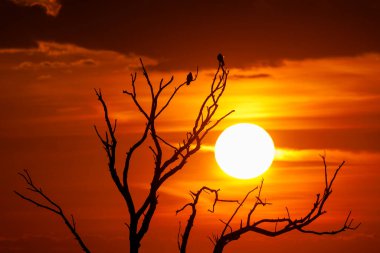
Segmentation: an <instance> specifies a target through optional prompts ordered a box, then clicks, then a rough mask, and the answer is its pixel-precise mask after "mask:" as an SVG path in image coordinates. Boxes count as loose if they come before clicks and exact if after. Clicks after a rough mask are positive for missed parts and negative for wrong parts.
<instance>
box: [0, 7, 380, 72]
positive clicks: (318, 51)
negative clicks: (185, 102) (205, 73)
mask: <svg viewBox="0 0 380 253" xmlns="http://www.w3.org/2000/svg"><path fill="white" fill-rule="evenodd" d="M61 3H62V8H61V11H60V14H59V15H58V16H57V17H51V16H47V15H46V14H45V13H43V11H42V10H40V8H20V7H18V6H16V5H14V4H12V3H11V2H9V1H2V2H1V3H0V31H1V32H0V36H1V38H2V40H1V41H0V47H2V48H6V47H16V46H17V47H31V46H35V42H36V40H48V41H56V42H60V43H73V44H76V45H79V46H81V47H85V48H90V49H107V50H114V51H118V52H122V53H135V54H138V55H147V56H150V57H152V58H156V59H160V62H161V64H160V65H159V67H161V68H189V67H194V66H195V65H200V67H203V66H207V67H208V66H215V65H216V64H217V62H216V59H215V56H216V54H217V53H218V52H219V51H220V52H222V53H223V54H224V55H226V62H227V65H228V66H229V67H246V66H250V65H255V64H258V63H263V62H264V63H269V64H270V63H271V62H278V61H281V60H282V59H304V58H319V57H326V56H345V55H357V54H362V53H366V52H380V33H379V32H378V27H380V15H378V13H380V3H379V2H377V1H372V0H363V1H355V0H347V1H343V0H331V1H317V0H306V1H305V0H266V1H263V0H257V1H251V0H249V1H248V0H246V1H233V2H232V1H227V0H218V1H216V0H212V1H211V0H210V1H174V0H162V1H121V0H120V1H119V0H110V1H105V0H103V1H101V0H91V1H77V0H65V1H63V0H62V1H61Z"/></svg>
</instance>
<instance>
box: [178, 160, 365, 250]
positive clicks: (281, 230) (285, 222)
mask: <svg viewBox="0 0 380 253" xmlns="http://www.w3.org/2000/svg"><path fill="white" fill-rule="evenodd" d="M321 158H322V160H323V164H324V179H325V187H324V189H323V193H322V194H321V193H318V194H316V199H315V201H314V203H313V205H312V208H311V209H310V211H309V212H308V213H306V214H305V215H304V216H303V217H301V218H294V217H291V215H290V212H289V210H288V208H287V207H286V215H287V216H286V217H283V218H263V219H259V220H257V221H252V217H253V214H254V212H255V211H256V208H257V207H259V206H263V207H265V206H266V205H270V204H271V203H269V202H267V201H266V199H264V200H263V198H262V197H261V192H262V188H263V183H264V180H262V181H261V184H260V185H259V186H257V187H255V188H254V189H253V190H251V191H249V192H248V193H247V194H246V195H245V197H244V198H243V200H241V201H234V200H221V199H219V195H218V192H219V190H214V189H210V188H208V187H206V186H204V187H202V188H201V189H200V190H199V191H198V192H197V193H193V192H191V196H192V198H193V202H190V203H187V204H186V205H185V206H183V207H182V208H181V209H179V210H178V211H177V213H178V212H181V211H182V210H184V209H185V208H186V207H188V206H190V207H191V208H192V212H191V215H190V217H189V219H188V221H187V225H186V229H185V232H184V233H183V234H182V235H181V234H180V231H179V233H178V239H177V241H178V248H179V250H180V252H181V253H185V252H186V246H187V242H188V240H189V236H190V232H191V228H192V227H193V225H194V220H195V216H196V213H197V210H196V204H197V203H198V199H199V196H200V193H201V192H202V191H208V192H211V193H214V194H215V199H214V203H213V206H212V209H211V210H209V211H210V212H214V209H215V206H216V204H217V202H237V203H238V206H237V207H236V209H235V211H234V212H233V214H232V215H231V216H230V218H229V219H228V221H223V220H220V221H221V222H222V223H223V224H224V227H223V229H222V232H221V233H220V234H216V235H215V234H214V235H213V236H212V237H210V238H209V239H210V240H211V242H212V243H213V244H214V250H213V252H214V253H221V252H223V249H224V247H225V246H226V245H227V244H229V243H230V242H232V241H236V240H238V239H239V238H240V237H241V236H242V235H244V234H246V233H250V232H253V233H258V234H262V235H265V236H270V237H275V236H279V235H282V234H285V233H288V232H291V231H293V230H297V231H299V232H302V233H310V234H315V235H334V234H338V233H340V232H343V231H346V230H355V229H357V228H358V227H359V226H360V223H358V224H356V225H353V219H351V211H349V213H348V215H347V217H346V219H345V221H344V223H343V225H342V226H341V227H340V228H338V229H336V230H331V231H316V230H312V229H310V230H309V229H307V226H308V225H310V224H312V223H313V222H314V221H316V220H317V219H318V218H319V217H320V216H322V215H323V214H325V213H326V210H325V209H324V205H325V203H326V202H327V200H328V198H329V197H330V195H331V193H332V186H333V183H334V181H335V179H336V176H337V175H338V173H339V171H340V169H341V168H342V167H343V165H344V163H345V162H344V161H343V162H342V163H341V164H340V165H339V166H338V168H337V169H336V170H335V172H334V174H333V176H332V178H331V179H330V180H329V179H328V171H327V164H326V157H325V155H323V156H321ZM255 191H258V193H257V195H256V196H255V197H254V200H255V201H254V202H253V205H252V208H251V209H250V211H249V212H248V214H247V216H246V219H245V220H244V221H243V220H241V221H240V225H239V227H238V228H235V229H234V228H233V227H232V225H231V222H232V220H233V219H234V218H235V216H236V214H237V213H238V211H239V209H240V208H241V207H242V206H243V205H244V204H246V201H247V199H248V197H249V196H250V195H251V193H253V192H255ZM268 225H272V227H273V228H272V229H268Z"/></svg>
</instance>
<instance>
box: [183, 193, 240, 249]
mask: <svg viewBox="0 0 380 253" xmlns="http://www.w3.org/2000/svg"><path fill="white" fill-rule="evenodd" d="M202 192H205V193H213V194H214V195H215V197H214V202H213V204H212V209H209V210H208V211H209V212H214V210H215V205H216V203H217V202H235V203H237V202H238V201H237V200H225V199H220V198H219V194H218V193H219V189H212V188H209V187H207V186H203V187H202V188H201V189H199V190H198V191H197V192H196V193H195V192H190V193H191V197H192V198H193V202H190V203H187V204H185V205H184V206H183V207H182V208H180V209H178V210H177V211H176V214H178V213H179V212H182V211H183V210H184V209H185V208H186V207H191V214H190V217H189V219H188V220H187V224H186V227H185V231H184V233H183V234H182V235H181V237H182V240H179V239H178V245H179V251H180V252H181V253H185V252H186V247H187V243H188V240H189V237H190V232H191V229H192V227H193V225H194V220H195V217H196V214H197V209H196V206H197V203H198V200H199V197H200V195H201V193H202ZM222 222H223V221H222ZM178 237H180V236H178Z"/></svg>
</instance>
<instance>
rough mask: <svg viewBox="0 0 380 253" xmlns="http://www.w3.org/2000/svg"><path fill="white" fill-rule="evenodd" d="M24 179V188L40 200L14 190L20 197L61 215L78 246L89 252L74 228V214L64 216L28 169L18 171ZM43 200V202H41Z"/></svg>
mask: <svg viewBox="0 0 380 253" xmlns="http://www.w3.org/2000/svg"><path fill="white" fill-rule="evenodd" d="M18 174H19V175H20V176H21V177H22V178H23V179H24V180H25V183H26V185H27V187H26V189H27V190H29V191H31V192H32V194H35V195H37V198H41V199H42V201H38V200H36V199H35V198H32V197H27V196H26V195H24V194H21V193H19V192H17V191H14V192H15V193H16V194H17V195H18V196H19V197H20V198H22V199H24V200H26V201H28V202H30V203H32V204H34V205H36V206H37V207H40V208H42V209H46V210H48V211H50V212H52V213H54V214H56V215H58V216H59V217H61V219H62V220H63V222H64V223H65V225H66V227H68V228H69V230H70V232H71V234H73V235H74V238H75V239H76V240H77V241H78V243H79V245H80V247H81V248H82V250H83V251H84V252H87V253H89V252H90V250H89V249H88V248H87V246H86V245H85V243H84V242H83V240H82V238H81V237H80V235H79V234H78V232H77V230H76V222H75V220H74V216H73V215H71V216H70V218H68V217H67V216H66V214H65V213H64V212H63V210H62V208H61V207H60V206H59V205H58V204H57V203H56V202H55V201H53V200H52V199H51V198H49V197H48V196H47V195H46V194H45V193H44V192H43V191H42V188H40V187H37V186H36V185H35V184H34V182H33V180H32V177H31V176H30V174H29V172H28V170H24V171H23V172H20V173H18ZM43 202H45V203H43Z"/></svg>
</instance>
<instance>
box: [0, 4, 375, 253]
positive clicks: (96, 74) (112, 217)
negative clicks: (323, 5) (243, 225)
mask: <svg viewBox="0 0 380 253" xmlns="http://www.w3.org/2000/svg"><path fill="white" fill-rule="evenodd" d="M13 2H18V3H17V4H18V6H17V7H15V6H16V5H10V3H8V4H7V8H11V9H12V11H15V10H23V11H25V12H26V11H27V10H29V11H33V10H34V11H37V10H38V13H39V14H38V15H46V14H47V16H48V18H49V19H51V20H53V19H54V16H57V15H58V17H56V18H57V20H58V21H59V22H63V21H60V17H59V15H60V14H59V13H60V10H61V7H62V17H61V18H62V19H63V18H64V17H65V16H64V14H65V11H69V9H66V10H65V9H64V8H65V1H52V3H55V4H54V5H53V7H54V8H53V7H51V8H53V9H49V8H50V7H49V6H48V5H43V4H36V5H33V6H34V7H20V5H27V6H30V5H31V4H25V3H34V2H38V1H13ZM40 2H41V3H45V2H49V1H40ZM61 2H62V6H60V5H59V7H58V5H56V4H57V3H61ZM67 3H68V5H69V4H72V3H69V1H68V2H67ZM8 5H9V6H13V7H9V6H8ZM41 6H42V7H43V8H42V9H40V8H39V7H41ZM37 7H38V8H37ZM219 7H220V6H219ZM219 7H218V8H219ZM13 8H14V10H13ZM17 8H19V9H17ZM78 8H79V7H78ZM220 8H222V7H220ZM305 8H306V7H305ZM331 8H332V9H333V7H331ZM347 8H348V7H347ZM363 8H364V7H363ZM374 8H375V7H374ZM0 9H1V8H0ZM332 9H331V10H332ZM41 10H42V11H41ZM49 10H50V12H49ZM236 11H237V10H236ZM15 13H16V11H15ZM15 15H16V14H15ZM30 15H31V14H30ZM33 15H37V14H33ZM202 17H203V16H202V15H200V17H199V18H200V19H202ZM44 18H46V17H44ZM303 18H304V17H303ZM9 20H11V17H9ZM58 21H57V22H58ZM20 22H21V21H20ZM54 22H55V21H54ZM54 22H53V23H54ZM163 22H164V21H163ZM165 22H166V21H165ZM236 22H238V21H236ZM276 22H279V20H276ZM276 22H274V23H276ZM268 24H269V23H266V25H268ZM54 25H56V26H57V27H56V28H55V29H58V27H59V25H58V24H54ZM335 25H337V24H335ZM61 28H62V27H61ZM46 29H47V28H46ZM49 29H52V30H53V28H49ZM62 29H63V28H62ZM172 29H176V27H172ZM368 29H369V28H368ZM20 31H24V30H20ZM31 31H32V30H31ZM49 31H50V30H49ZM199 32H200V33H201V32H202V31H199ZM63 33H64V29H63V30H62V34H63ZM54 34H55V33H54ZM27 35H28V34H27V33H25V32H21V33H20V35H19V37H20V38H23V40H25V42H26V41H28V39H29V37H28V36H27ZM37 35H38V36H37ZM301 35H302V34H297V36H301ZM49 36H53V35H51V33H50V32H48V29H47V30H46V36H42V35H41V34H39V33H37V32H36V36H35V38H37V39H35V40H34V43H33V45H29V44H28V43H26V44H22V43H21V44H20V43H18V41H17V40H16V39H15V38H16V37H17V36H16V37H14V38H13V37H7V38H10V39H9V40H10V41H11V40H13V41H14V42H13V43H14V44H12V43H9V45H6V44H1V43H0V83H1V88H2V92H0V105H1V106H0V108H2V109H1V110H0V150H1V152H0V157H1V160H2V161H3V162H2V166H1V172H2V176H1V177H0V200H1V202H2V207H1V208H0V217H1V218H0V252H42V253H43V252H80V249H79V247H78V246H77V245H76V242H75V241H74V240H73V239H72V236H71V235H70V234H69V233H68V231H67V228H66V227H64V225H63V224H62V223H61V221H60V220H59V219H58V218H57V217H54V216H53V215H51V214H50V213H48V212H46V211H44V210H41V209H38V208H36V207H34V206H32V205H30V204H29V203H26V202H24V201H21V200H20V199H18V198H17V196H16V195H15V194H14V193H13V190H15V189H17V190H20V191H21V190H22V189H23V187H24V185H23V182H22V181H21V179H20V178H19V177H18V176H17V172H19V171H21V170H22V169H25V168H27V169H29V170H30V172H31V174H32V176H33V178H34V180H35V181H36V182H38V184H39V185H41V186H42V187H43V189H44V190H45V192H47V193H48V194H49V195H51V196H53V198H54V199H56V200H57V202H59V203H61V205H62V206H63V207H64V208H65V210H67V212H68V213H73V214H74V215H75V217H76V220H77V226H78V230H79V232H80V233H81V234H82V235H83V238H84V240H85V241H86V242H87V243H88V246H89V247H90V248H91V249H93V251H94V252H116V251H122V250H124V249H127V248H128V247H127V245H128V236H127V233H128V231H127V228H126V227H125V226H124V222H126V221H127V220H128V215H127V208H126V207H125V204H124V203H123V201H122V198H120V196H119V195H118V192H117V190H116V188H115V187H114V185H113V183H112V180H111V178H110V177H109V174H108V169H107V161H106V157H105V154H104V152H103V149H102V147H101V143H99V141H98V139H97V137H96V134H95V132H94V130H93V125H94V124H96V125H97V126H99V128H100V129H103V127H104V122H103V114H102V109H101V107H100V104H99V103H98V101H97V98H96V96H95V94H94V91H93V88H101V89H102V91H103V94H104V98H105V100H106V101H107V103H108V105H109V110H110V113H111V117H112V118H117V119H118V121H119V127H118V131H117V137H118V139H119V147H118V149H119V150H118V155H119V160H118V162H117V166H118V167H121V165H122V164H123V159H122V158H123V156H124V154H125V152H126V150H127V148H128V147H129V146H130V145H131V144H132V143H133V141H134V140H136V139H137V138H138V136H139V135H138V134H139V133H140V132H141V129H142V127H143V126H144V124H145V123H144V121H143V117H142V116H141V115H140V114H139V113H138V112H137V111H136V109H135V108H134V106H133V104H132V102H131V101H130V99H129V97H127V96H126V95H124V94H122V93H121V91H122V90H123V89H130V88H131V86H130V74H131V73H133V72H135V71H137V73H138V79H137V89H138V93H139V99H141V101H143V104H144V105H147V103H148V102H149V96H148V95H149V94H148V93H147V92H148V90H147V86H146V83H145V82H144V79H143V76H142V73H141V72H140V69H139V61H138V58H139V57H143V60H144V63H145V64H146V67H147V69H148V71H149V72H150V75H151V77H152V79H153V80H154V81H155V82H156V84H157V83H158V82H159V80H160V78H162V77H163V78H164V79H166V80H168V79H169V78H170V76H171V75H173V76H174V77H175V79H174V83H175V84H179V83H181V82H183V81H184V80H185V78H186V75H187V73H188V71H193V72H194V71H195V70H196V66H197V64H198V65H199V71H200V72H199V78H198V80H197V81H196V82H194V83H192V84H191V85H190V86H189V87H184V89H182V90H181V91H180V93H179V94H178V96H177V97H176V98H175V99H174V100H173V105H172V107H170V108H168V110H167V111H166V113H165V114H164V115H162V118H161V119H160V121H159V122H158V124H157V128H158V131H159V132H160V133H161V135H162V136H163V137H165V138H167V139H168V140H169V141H170V142H172V143H174V144H175V143H178V142H179V141H181V140H182V139H183V137H184V133H186V131H188V130H189V129H190V128H191V125H192V119H193V118H194V116H195V115H196V113H197V110H198V108H199V106H200V103H201V101H202V100H201V99H200V98H201V97H203V96H205V95H207V92H208V90H209V84H210V83H211V80H212V75H213V73H214V71H215V68H216V67H217V61H216V59H215V56H216V54H215V53H214V52H217V51H218V50H219V49H215V47H213V46H212V45H211V46H210V49H209V52H207V50H206V51H205V53H204V54H202V57H204V58H202V59H201V60H199V62H196V60H195V58H196V55H195V56H194V55H191V54H189V55H190V56H189V59H190V60H189V61H190V62H191V63H193V62H195V63H194V64H193V65H191V67H188V65H187V64H183V63H182V60H183V58H181V57H182V56H181V55H180V56H178V58H175V57H172V55H171V54H169V53H168V54H167V56H165V55H164V53H165V52H166V51H165V50H164V51H163V52H164V53H163V55H161V56H157V54H156V52H150V51H149V50H148V49H146V48H145V47H144V45H141V48H137V47H136V49H135V50H131V51H129V52H123V51H121V50H118V47H117V46H116V45H117V43H115V44H114V45H115V47H113V48H112V47H110V46H107V45H108V44H107V43H106V42H104V44H99V45H97V46H94V45H92V44H91V43H90V44H89V43H86V42H84V41H82V40H81V39H79V37H80V36H79V35H78V37H77V40H74V39H70V38H69V37H66V38H65V39H60V37H54V36H55V35H54V36H53V37H49ZM205 36H206V35H205ZM24 37H25V38H24ZM32 37H33V36H32ZM301 37H302V36H301ZM45 38H46V39H45ZM230 40H231V41H232V39H231V38H230V37H229V39H228V41H230ZM208 41H212V40H211V39H209V40H208ZM373 41H376V39H375V38H374V39H373ZM283 42H284V43H283V44H284V45H287V44H288V43H290V44H291V42H289V41H285V40H284V41H283ZM4 43H5V42H4ZM99 43H100V42H99ZM131 43H132V42H131ZM210 43H211V42H210ZM235 43H236V47H238V45H239V41H238V40H237V41H236V42H235ZM27 44H28V45H27ZM243 44H244V45H243V46H242V47H245V43H243ZM306 44H307V43H306ZM338 44H339V43H338ZM342 44H344V43H342ZM231 45H233V44H228V43H227V44H223V43H222V44H220V45H217V46H218V48H219V47H220V48H221V49H223V48H226V50H225V51H227V52H229V51H230V52H231V54H232V55H229V54H227V53H226V54H225V57H226V58H225V60H226V64H227V67H228V68H229V70H230V76H229V79H228V86H227V90H226V92H225V94H224V97H223V98H222V100H221V104H220V109H219V113H218V115H219V116H221V115H223V114H225V113H226V112H228V111H229V110H232V109H234V110H236V112H235V113H234V114H232V115H231V116H230V117H228V118H227V119H226V120H224V121H223V122H222V123H221V124H220V125H219V126H218V127H217V128H216V129H215V131H213V132H212V133H211V134H210V135H209V136H208V138H206V140H205V141H204V145H203V148H202V149H201V150H200V151H199V152H198V153H197V154H196V155H194V156H193V157H192V158H191V159H190V162H189V163H188V164H187V165H186V166H185V168H184V170H183V171H182V172H180V173H179V174H178V175H176V176H174V177H173V178H172V179H170V180H169V181H168V183H167V184H166V185H164V186H163V187H162V189H161V191H160V197H159V207H158V210H157V213H156V215H155V217H154V218H153V222H152V225H151V230H150V232H149V233H148V234H147V236H146V238H144V240H143V242H142V247H141V252H157V251H156V250H157V248H159V249H160V251H159V252H168V253H171V252H177V244H176V239H177V232H178V224H179V222H180V221H181V222H182V224H184V222H186V220H187V218H188V214H189V213H187V212H183V213H180V214H178V215H176V214H175V211H176V210H177V209H178V208H180V207H182V206H183V205H184V204H185V203H187V202H189V201H190V199H191V198H190V196H189V194H188V192H189V191H190V190H193V191H195V190H197V189H199V188H200V187H202V186H204V185H207V186H209V187H212V188H220V189H221V192H220V195H221V196H223V197H225V198H231V199H242V198H243V197H244V195H245V192H247V191H248V190H250V189H252V188H253V187H254V186H256V185H257V184H259V182H260V180H261V178H256V179H252V180H236V179H233V178H231V177H229V176H227V175H225V174H224V173H223V172H221V170H220V169H219V168H218V166H217V164H216V162H215V160H214V155H213V145H214V143H215V140H216V138H217V136H218V134H219V133H220V131H222V130H223V129H224V128H226V127H228V126H230V125H232V124H234V123H239V122H249V123H254V124H258V125H260V126H262V127H263V128H265V129H266V130H267V131H268V132H269V133H270V134H271V136H272V137H273V140H274V143H275V145H276V148H277V154H276V158H275V161H274V163H273V164H272V166H271V168H270V169H269V170H268V171H267V172H266V173H265V174H264V175H263V177H264V180H265V183H264V189H263V193H262V194H263V196H265V197H266V198H267V200H268V201H269V202H272V203H273V205H272V206H267V207H264V208H261V209H260V210H259V212H258V214H257V215H258V217H269V218H277V217H279V216H280V217H282V216H285V215H286V210H285V207H288V208H289V210H290V211H291V213H292V214H293V215H294V216H300V217H301V216H302V215H303V214H304V213H306V212H307V211H308V210H309V209H310V207H311V206H312V203H313V201H314V197H315V194H316V193H317V192H318V191H321V190H323V186H324V185H323V184H324V181H323V180H324V178H323V164H322V160H321V159H320V157H319V155H320V154H323V153H326V155H327V161H328V164H329V168H330V170H331V172H332V171H333V169H334V168H335V167H336V166H337V165H338V164H339V163H340V162H341V161H343V160H345V161H346V165H345V166H344V168H343V170H342V171H341V174H340V175H339V177H338V179H337V181H336V185H335V187H334V192H333V195H332V197H331V199H330V203H329V204H328V205H327V207H326V208H327V211H328V212H327V214H326V215H324V216H325V217H323V218H322V219H321V220H320V221H319V222H318V223H317V224H316V225H315V227H316V228H320V229H327V230H331V229H334V228H338V227H339V226H340V225H341V224H342V223H343V222H344V219H345V217H346V214H347V212H348V211H349V210H352V215H353V217H354V219H355V221H360V222H362V226H361V227H360V228H359V229H358V230H356V231H349V232H345V233H342V234H339V235H336V236H324V237H320V236H314V235H305V234H301V233H298V232H292V233H290V234H287V235H284V236H280V237H278V238H266V237H263V236H261V235H257V234H250V235H247V236H244V237H242V238H241V239H240V240H239V241H237V242H232V243H231V244H229V245H228V246H227V247H226V250H225V252H252V251H256V250H257V251H260V250H261V251H264V250H265V252H278V251H281V252H321V251H325V252H359V251H360V252H369V253H372V252H377V251H378V249H379V248H380V240H379V233H380V218H379V213H380V207H379V205H378V204H377V203H378V202H379V201H380V197H379V196H380V195H379V194H380V187H379V184H378V182H377V180H379V179H380V173H379V171H378V169H379V165H378V164H379V163H380V144H379V143H380V120H379V119H380V85H379V84H380V73H379V69H380V50H377V49H376V48H365V49H362V48H361V47H359V46H358V48H360V50H359V49H358V51H357V52H350V53H344V52H345V51H344V50H343V51H344V52H339V53H337V54H330V53H326V52H325V53H324V54H323V55H322V53H321V52H322V51H321V52H319V51H318V52H319V53H318V56H316V55H313V54H310V55H307V54H305V55H304V56H302V57H300V56H298V54H294V55H293V56H290V55H289V56H288V55H287V54H286V53H284V54H283V55H277V56H276V57H269V56H268V55H265V54H262V55H260V56H257V55H255V57H256V56H257V59H255V61H252V63H251V64H249V63H248V61H247V59H244V64H242V65H239V64H236V59H238V58H237V55H244V52H240V53H236V54H234V52H237V51H239V50H237V49H234V50H232V49H231ZM258 45H260V44H258ZM324 45H325V44H318V43H315V44H314V45H313V46H314V47H316V48H318V47H319V46H320V48H323V47H324ZM130 46H131V47H133V43H132V44H131V45H130ZM160 46H161V45H160ZM168 47H170V46H168ZM178 48H179V49H181V46H180V45H178ZM178 48H177V47H175V50H179V49H178ZM264 49H265V47H264ZM264 49H262V50H263V51H265V50H264ZM139 50H140V51H139ZM144 50H146V51H144ZM173 50H174V49H173ZM199 50H200V51H202V50H203V49H202V48H199ZM310 50H311V49H310ZM336 50H337V51H336V52H338V51H339V50H338V49H336ZM252 51H255V49H252ZM259 51H260V50H259ZM145 52H146V53H145ZM323 52H324V51H323ZM182 54H184V55H185V56H186V53H184V52H182ZM248 54H250V53H248ZM315 54H317V53H315ZM197 55H198V53H197ZM165 57H167V58H165ZM265 57H267V58H265ZM229 58H231V59H232V60H231V63H230V62H229ZM265 59H267V62H265ZM175 60H178V62H179V61H181V63H178V66H176V65H175ZM210 63H211V64H210ZM168 66H169V67H168ZM168 95H169V94H164V95H163V97H162V99H163V101H165V98H167V96H168ZM167 151H168V152H171V151H170V150H167ZM150 158H151V153H150V151H149V150H148V148H147V147H145V149H142V150H141V151H140V152H138V153H137V157H136V160H135V161H134V165H135V167H139V170H137V169H136V168H135V169H134V170H132V171H131V173H132V174H131V185H132V191H133V193H134V194H136V196H139V197H141V196H144V194H145V193H146V190H147V186H148V185H149V180H150V176H151V174H149V173H151V171H150V167H149V165H150V164H151V163H152V161H151V160H149V159H150ZM211 202H212V200H211V198H210V197H208V196H205V195H203V197H202V199H201V201H200V205H199V213H198V216H197V220H196V223H195V228H194V231H193V234H192V237H191V239H190V242H189V252H211V251H212V244H211V243H210V241H209V240H208V238H207V237H208V236H210V235H211V234H213V233H214V234H216V233H220V230H221V228H222V225H223V224H222V223H221V222H219V219H220V218H221V219H227V217H229V214H231V212H232V211H233V208H234V205H233V204H230V203H222V204H218V205H217V207H216V212H215V213H214V214H211V213H209V212H207V209H208V208H210V205H211ZM247 208H248V207H246V208H243V210H242V211H241V213H242V215H243V214H244V212H247V210H248V209H247ZM236 222H237V223H236V224H238V222H239V219H236ZM234 224H235V223H234ZM295 248H297V250H298V251H295Z"/></svg>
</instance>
